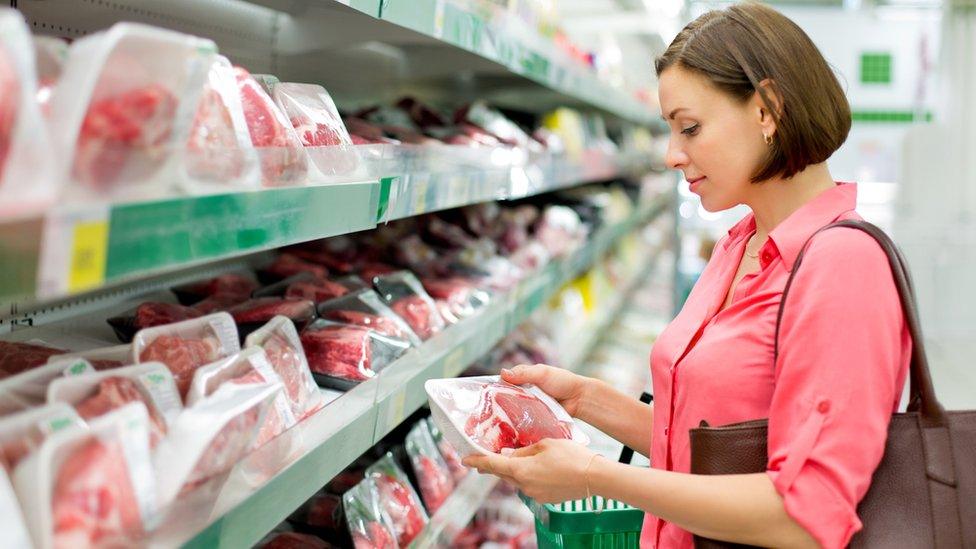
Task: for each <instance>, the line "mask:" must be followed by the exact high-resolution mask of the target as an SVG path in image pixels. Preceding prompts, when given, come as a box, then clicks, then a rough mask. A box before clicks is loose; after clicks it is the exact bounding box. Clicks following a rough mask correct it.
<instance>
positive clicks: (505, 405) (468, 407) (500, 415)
mask: <svg viewBox="0 0 976 549" xmlns="http://www.w3.org/2000/svg"><path fill="white" fill-rule="evenodd" d="M424 388H425V389H426V390H427V396H428V399H429V401H430V407H431V414H432V416H433V418H434V421H435V422H436V423H437V426H438V428H439V429H440V430H441V432H442V433H443V434H444V436H445V438H447V439H448V441H449V442H450V443H451V445H453V446H454V447H455V448H457V449H458V451H459V452H461V453H462V454H463V455H471V454H476V453H481V454H488V453H500V452H501V451H502V449H504V448H511V449H517V448H523V447H525V446H531V445H533V444H535V443H537V442H539V441H541V440H542V439H546V438H556V439H568V440H573V441H576V442H579V443H581V444H589V438H588V437H587V436H586V435H585V434H584V433H583V432H582V431H581V430H580V428H579V426H577V425H576V423H575V422H574V421H573V418H572V417H570V415H569V414H568V413H566V411H565V410H563V408H562V407H561V406H559V404H558V403H556V401H554V400H553V399H552V398H551V397H550V396H548V395H546V394H545V393H543V392H542V391H541V390H539V389H538V388H536V387H534V386H532V385H526V386H519V385H512V384H510V383H505V382H502V381H499V378H498V376H484V377H469V378H458V379H432V380H429V381H427V383H425V384H424Z"/></svg>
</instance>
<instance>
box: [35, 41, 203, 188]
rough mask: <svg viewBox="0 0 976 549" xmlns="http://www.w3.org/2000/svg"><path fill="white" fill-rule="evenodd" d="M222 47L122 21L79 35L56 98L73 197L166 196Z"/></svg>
mask: <svg viewBox="0 0 976 549" xmlns="http://www.w3.org/2000/svg"><path fill="white" fill-rule="evenodd" d="M216 52H217V47H216V45H215V44H214V43H213V42H212V41H210V40H206V39H203V38H197V37H194V36H190V35H186V34H181V33H178V32H174V31H171V30H165V29H160V28H156V27H150V26H147V25H141V24H137V23H117V24H115V25H114V26H112V27H111V28H110V29H108V30H107V31H104V32H99V33H96V34H92V35H89V36H86V37H83V38H80V39H78V40H76V41H75V42H74V43H72V45H71V48H70V49H69V55H68V62H67V63H66V64H65V67H64V72H63V74H62V76H61V80H60V81H59V82H58V86H57V88H56V89H55V91H54V94H53V96H52V97H51V122H52V126H53V127H57V128H58V132H56V133H55V138H56V143H55V144H56V150H57V151H58V155H59V156H63V158H65V160H66V161H67V166H66V167H65V171H66V175H67V180H68V182H69V187H68V189H67V193H68V196H70V197H72V198H78V199H92V200H101V199H104V197H105V196H106V195H111V196H112V197H113V198H120V199H142V198H149V197H155V196H161V195H165V194H167V193H169V192H171V191H172V187H173V185H174V184H175V182H176V181H177V180H178V179H179V178H178V177H174V173H175V168H176V165H177V164H178V162H179V159H180V156H181V151H182V149H183V147H184V146H185V142H186V137H187V134H188V132H189V128H190V126H191V123H192V121H193V119H194V114H195V112H196V107H197V102H198V97H199V95H200V94H199V90H202V88H203V85H204V82H205V79H206V75H207V69H208V68H209V67H210V65H211V63H212V61H213V59H214V56H215V55H216Z"/></svg>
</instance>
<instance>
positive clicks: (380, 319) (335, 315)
mask: <svg viewBox="0 0 976 549" xmlns="http://www.w3.org/2000/svg"><path fill="white" fill-rule="evenodd" d="M322 318H326V319H329V320H334V321H336V322H342V323H343V324H352V325H354V326H363V327H365V328H369V329H370V330H373V331H374V332H376V333H378V334H382V335H385V336H388V337H395V338H397V339H406V334H404V333H403V330H401V329H400V327H399V326H397V323H396V322H395V321H394V320H393V319H391V318H386V317H385V316H379V315H373V314H369V313H363V312H360V311H343V310H336V311H324V312H323V313H322Z"/></svg>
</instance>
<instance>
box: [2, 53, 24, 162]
mask: <svg viewBox="0 0 976 549" xmlns="http://www.w3.org/2000/svg"><path fill="white" fill-rule="evenodd" d="M19 102H20V83H19V82H18V81H17V73H16V71H15V70H14V67H13V64H12V63H11V62H10V58H9V57H8V53H7V52H6V51H4V50H3V49H0V176H2V175H3V168H4V166H5V165H6V163H7V155H8V154H9V153H10V144H11V143H12V142H13V137H14V128H15V127H16V122H17V105H18V104H19Z"/></svg>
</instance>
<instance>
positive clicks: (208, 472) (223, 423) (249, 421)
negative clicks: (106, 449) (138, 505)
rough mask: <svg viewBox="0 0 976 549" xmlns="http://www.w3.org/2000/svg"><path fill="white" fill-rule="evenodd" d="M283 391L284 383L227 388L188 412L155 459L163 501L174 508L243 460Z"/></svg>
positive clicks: (218, 390) (196, 404) (154, 456)
mask: <svg viewBox="0 0 976 549" xmlns="http://www.w3.org/2000/svg"><path fill="white" fill-rule="evenodd" d="M282 388H283V386H282V384H281V382H275V383H261V384H233V383H225V384H223V385H221V386H220V387H218V388H217V390H216V392H214V393H213V394H212V395H210V396H208V397H206V398H204V399H203V400H200V401H198V402H197V403H195V404H194V405H193V406H188V407H186V408H184V409H183V412H182V413H180V415H179V417H177V419H176V421H175V422H174V424H173V426H172V427H171V429H170V433H169V436H168V437H166V439H165V440H164V441H163V443H162V444H160V445H159V446H158V447H157V448H156V452H155V454H154V455H153V468H154V470H155V472H156V478H157V479H158V483H159V491H160V493H159V495H160V502H161V503H162V504H164V505H168V504H169V503H170V502H172V501H173V499H174V498H176V496H177V495H178V494H180V493H181V492H189V491H191V490H193V489H195V488H197V487H199V486H201V485H203V484H204V483H206V482H207V481H209V480H211V479H213V478H215V477H218V476H220V475H223V474H224V473H226V472H227V471H229V470H230V469H231V468H232V467H233V466H234V465H235V464H236V463H237V462H238V461H240V460H241V459H242V458H243V457H244V456H245V455H246V454H247V451H248V449H250V448H251V447H252V443H253V442H254V439H255V437H256V436H257V435H258V432H259V429H260V426H261V425H262V422H263V421H264V419H265V417H266V415H267V412H268V410H269V409H270V407H271V406H273V402H274V399H275V398H276V397H277V395H278V394H280V392H281V390H282Z"/></svg>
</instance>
